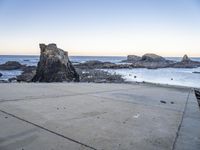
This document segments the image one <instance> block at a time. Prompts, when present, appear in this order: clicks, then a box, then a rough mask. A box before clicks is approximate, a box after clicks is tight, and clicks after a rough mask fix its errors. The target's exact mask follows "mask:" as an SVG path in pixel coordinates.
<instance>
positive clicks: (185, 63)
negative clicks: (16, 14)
mask: <svg viewBox="0 0 200 150" xmlns="http://www.w3.org/2000/svg"><path fill="white" fill-rule="evenodd" d="M172 67H173V68H196V67H200V62H198V61H192V60H191V59H190V58H189V57H188V56H187V55H184V56H183V58H182V60H181V61H180V62H177V63H175V64H174V65H173V66H172Z"/></svg>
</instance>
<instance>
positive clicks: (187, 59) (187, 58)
mask: <svg viewBox="0 0 200 150" xmlns="http://www.w3.org/2000/svg"><path fill="white" fill-rule="evenodd" d="M189 61H191V60H190V58H189V57H188V56H187V55H184V56H183V58H182V60H181V62H189Z"/></svg>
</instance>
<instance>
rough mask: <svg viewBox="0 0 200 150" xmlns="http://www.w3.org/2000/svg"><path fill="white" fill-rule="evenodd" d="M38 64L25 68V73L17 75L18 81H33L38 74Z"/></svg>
mask: <svg viewBox="0 0 200 150" xmlns="http://www.w3.org/2000/svg"><path fill="white" fill-rule="evenodd" d="M36 68H37V67H36V66H28V67H26V68H24V69H23V73H22V74H21V75H19V76H17V79H16V80H17V81H18V82H31V81H32V79H33V77H34V76H35V74H36Z"/></svg>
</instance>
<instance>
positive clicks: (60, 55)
mask: <svg viewBox="0 0 200 150" xmlns="http://www.w3.org/2000/svg"><path fill="white" fill-rule="evenodd" d="M40 50H41V53H40V61H39V63H38V66H37V70H36V75H35V76H34V78H33V79H32V81H33V82H37V81H38V82H62V81H68V82H69V81H79V75H78V74H77V72H76V70H75V69H74V67H73V66H72V63H71V62H70V60H69V58H68V53H67V52H65V51H63V50H62V49H59V48H57V46H56V44H49V45H45V44H40Z"/></svg>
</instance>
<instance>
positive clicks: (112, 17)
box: [0, 0, 200, 56]
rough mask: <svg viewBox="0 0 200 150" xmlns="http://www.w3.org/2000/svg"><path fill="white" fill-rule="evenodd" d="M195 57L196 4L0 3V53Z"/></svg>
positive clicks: (115, 0) (186, 0) (199, 28)
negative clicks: (44, 49) (51, 49)
mask: <svg viewBox="0 0 200 150" xmlns="http://www.w3.org/2000/svg"><path fill="white" fill-rule="evenodd" d="M52 42H54V43H57V45H58V46H59V47H60V48H62V49H64V50H67V51H69V54H70V55H124V56H125V55H127V54H137V55H142V54H144V53H147V52H153V53H157V54H160V55H163V56H182V55H183V54H185V53H187V54H189V55H190V56H200V0H0V54H39V47H38V44H39V43H52Z"/></svg>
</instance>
